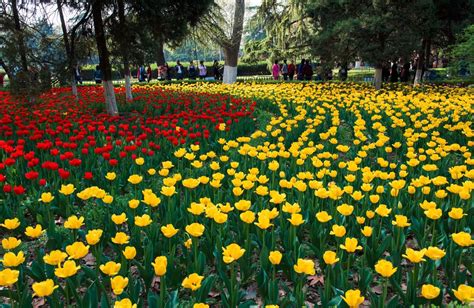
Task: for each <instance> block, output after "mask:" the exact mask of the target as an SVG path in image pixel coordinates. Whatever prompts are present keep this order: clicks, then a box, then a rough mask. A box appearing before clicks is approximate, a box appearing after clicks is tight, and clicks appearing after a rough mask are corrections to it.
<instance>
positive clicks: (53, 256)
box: [43, 250, 67, 266]
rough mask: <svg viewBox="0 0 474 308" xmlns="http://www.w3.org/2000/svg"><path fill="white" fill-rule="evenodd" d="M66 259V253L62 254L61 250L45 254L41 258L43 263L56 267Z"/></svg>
mask: <svg viewBox="0 0 474 308" xmlns="http://www.w3.org/2000/svg"><path fill="white" fill-rule="evenodd" d="M66 258H67V253H65V252H62V251H61V250H53V251H51V252H50V253H49V254H46V255H45V256H44V257H43V261H44V262H45V263H46V264H49V265H54V266H56V265H58V264H60V263H61V262H63V261H64V260H66Z"/></svg>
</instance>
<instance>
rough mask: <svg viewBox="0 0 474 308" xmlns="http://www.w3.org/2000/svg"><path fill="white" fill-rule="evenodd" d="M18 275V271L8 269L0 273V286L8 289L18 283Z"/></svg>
mask: <svg viewBox="0 0 474 308" xmlns="http://www.w3.org/2000/svg"><path fill="white" fill-rule="evenodd" d="M19 275H20V271H15V270H12V269H9V268H6V269H4V270H2V271H0V286H1V287H9V286H11V285H13V284H15V283H16V282H17V281H18V276H19Z"/></svg>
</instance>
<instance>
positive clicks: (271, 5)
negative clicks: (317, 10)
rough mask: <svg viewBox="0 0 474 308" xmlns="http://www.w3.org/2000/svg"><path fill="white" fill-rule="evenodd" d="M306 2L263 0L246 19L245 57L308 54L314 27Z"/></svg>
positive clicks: (273, 57) (300, 0)
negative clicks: (261, 54) (247, 19)
mask: <svg viewBox="0 0 474 308" xmlns="http://www.w3.org/2000/svg"><path fill="white" fill-rule="evenodd" d="M306 6H307V1H306V0H263V1H262V2H261V4H260V5H259V6H258V7H257V9H256V12H255V14H254V15H253V16H252V17H251V18H250V19H249V21H248V23H247V27H246V35H245V47H244V48H245V49H244V50H245V58H246V59H249V58H250V59H251V58H253V57H254V56H253V55H255V56H258V54H259V53H263V55H264V56H266V57H265V58H266V59H267V58H269V60H274V59H277V58H287V57H292V58H294V57H297V56H298V57H302V56H308V55H309V53H310V49H311V40H310V37H311V34H312V32H313V27H312V22H311V18H310V17H309V16H308V13H307V12H306ZM252 30H253V31H252ZM255 31H257V33H252V32H255ZM262 33H263V35H262ZM255 34H257V35H256V36H255Z"/></svg>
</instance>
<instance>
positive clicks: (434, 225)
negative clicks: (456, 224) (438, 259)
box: [431, 220, 436, 246]
mask: <svg viewBox="0 0 474 308" xmlns="http://www.w3.org/2000/svg"><path fill="white" fill-rule="evenodd" d="M431 233H432V234H433V236H432V238H431V246H435V244H436V241H435V238H436V223H435V220H433V230H432V232H431Z"/></svg>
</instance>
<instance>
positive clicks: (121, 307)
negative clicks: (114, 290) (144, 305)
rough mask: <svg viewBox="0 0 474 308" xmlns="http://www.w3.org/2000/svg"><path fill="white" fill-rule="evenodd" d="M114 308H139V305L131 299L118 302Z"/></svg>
mask: <svg viewBox="0 0 474 308" xmlns="http://www.w3.org/2000/svg"><path fill="white" fill-rule="evenodd" d="M114 308H137V304H133V303H132V301H131V300H130V299H129V298H124V299H122V300H118V301H116V302H115V303H114Z"/></svg>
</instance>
